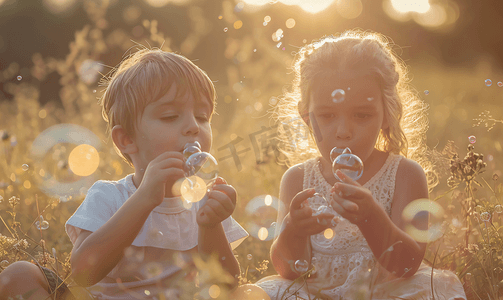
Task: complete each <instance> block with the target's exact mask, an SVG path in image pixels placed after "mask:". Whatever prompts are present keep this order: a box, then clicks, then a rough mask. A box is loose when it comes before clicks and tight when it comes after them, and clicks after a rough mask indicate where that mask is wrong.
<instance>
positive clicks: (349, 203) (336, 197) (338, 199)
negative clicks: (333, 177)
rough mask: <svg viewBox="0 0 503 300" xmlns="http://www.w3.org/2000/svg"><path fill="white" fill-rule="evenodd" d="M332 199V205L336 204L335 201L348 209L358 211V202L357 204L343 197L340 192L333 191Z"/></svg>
mask: <svg viewBox="0 0 503 300" xmlns="http://www.w3.org/2000/svg"><path fill="white" fill-rule="evenodd" d="M332 199H333V201H331V204H332V207H333V206H334V203H335V204H338V205H339V206H341V207H342V208H343V209H344V210H346V211H350V212H356V211H358V209H359V207H358V204H356V203H355V202H353V201H351V200H348V199H345V198H342V197H341V196H340V194H339V193H338V192H334V193H332ZM338 213H340V212H338Z"/></svg>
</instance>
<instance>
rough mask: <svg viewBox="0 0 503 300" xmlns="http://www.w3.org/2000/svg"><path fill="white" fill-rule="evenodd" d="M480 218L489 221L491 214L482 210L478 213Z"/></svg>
mask: <svg viewBox="0 0 503 300" xmlns="http://www.w3.org/2000/svg"><path fill="white" fill-rule="evenodd" d="M480 220H482V221H484V222H489V220H491V214H490V213H488V212H487V211H486V212H483V213H481V214H480Z"/></svg>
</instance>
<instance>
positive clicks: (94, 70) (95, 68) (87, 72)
mask: <svg viewBox="0 0 503 300" xmlns="http://www.w3.org/2000/svg"><path fill="white" fill-rule="evenodd" d="M103 69H104V65H103V63H102V62H100V61H94V60H92V59H86V60H84V61H83V62H82V64H81V65H80V69H79V77H80V80H82V81H83V82H84V83H86V84H92V83H94V82H95V81H96V80H97V79H98V77H100V76H101V72H102V71H103Z"/></svg>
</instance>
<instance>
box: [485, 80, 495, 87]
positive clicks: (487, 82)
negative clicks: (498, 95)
mask: <svg viewBox="0 0 503 300" xmlns="http://www.w3.org/2000/svg"><path fill="white" fill-rule="evenodd" d="M485 84H486V86H491V85H492V84H493V82H492V80H491V79H486V81H485Z"/></svg>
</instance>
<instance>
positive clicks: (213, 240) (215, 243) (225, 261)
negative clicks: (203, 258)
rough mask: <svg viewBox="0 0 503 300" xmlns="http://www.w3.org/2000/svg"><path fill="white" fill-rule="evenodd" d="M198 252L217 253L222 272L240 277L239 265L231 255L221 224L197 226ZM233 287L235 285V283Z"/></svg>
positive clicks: (232, 254)
mask: <svg viewBox="0 0 503 300" xmlns="http://www.w3.org/2000/svg"><path fill="white" fill-rule="evenodd" d="M198 251H199V253H203V254H211V253H217V254H218V259H219V261H220V263H221V264H222V267H223V268H224V270H226V271H227V272H229V274H231V275H232V276H233V277H234V278H237V276H239V275H240V269H239V263H238V261H237V259H236V257H234V253H232V249H231V246H230V244H229V241H228V240H227V237H226V235H225V231H224V228H223V226H222V223H218V224H217V225H216V226H214V227H206V226H199V232H198ZM234 285H237V281H235V282H234Z"/></svg>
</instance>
